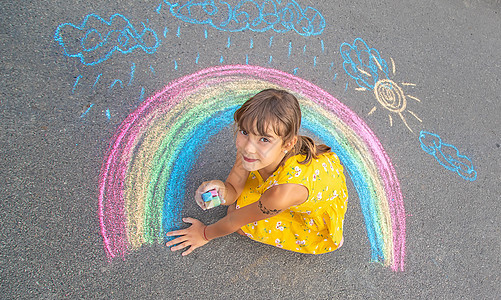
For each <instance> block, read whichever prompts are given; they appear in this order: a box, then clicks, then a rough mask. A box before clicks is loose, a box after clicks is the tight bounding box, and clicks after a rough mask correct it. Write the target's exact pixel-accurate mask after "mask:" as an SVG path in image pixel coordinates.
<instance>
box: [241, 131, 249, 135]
mask: <svg viewBox="0 0 501 300" xmlns="http://www.w3.org/2000/svg"><path fill="white" fill-rule="evenodd" d="M240 133H241V134H242V135H247V134H248V133H247V131H245V130H240Z"/></svg>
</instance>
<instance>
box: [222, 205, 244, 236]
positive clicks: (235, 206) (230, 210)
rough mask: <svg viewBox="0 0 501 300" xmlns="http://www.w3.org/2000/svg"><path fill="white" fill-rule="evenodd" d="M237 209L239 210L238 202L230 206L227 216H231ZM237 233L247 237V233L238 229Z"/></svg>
mask: <svg viewBox="0 0 501 300" xmlns="http://www.w3.org/2000/svg"><path fill="white" fill-rule="evenodd" d="M235 209H237V201H235V203H233V204H231V205H230V206H228V210H227V211H226V214H227V215H228V214H230V213H231V212H232V211H234V210H235ZM235 232H236V233H238V234H240V235H243V236H246V235H245V233H244V232H243V231H242V229H238V230H237V231H235Z"/></svg>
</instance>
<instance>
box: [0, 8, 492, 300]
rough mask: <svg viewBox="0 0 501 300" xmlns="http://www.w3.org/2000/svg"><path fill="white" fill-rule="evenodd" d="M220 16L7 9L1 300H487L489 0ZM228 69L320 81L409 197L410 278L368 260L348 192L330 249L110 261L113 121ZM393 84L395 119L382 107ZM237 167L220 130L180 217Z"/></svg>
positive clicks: (212, 214)
mask: <svg viewBox="0 0 501 300" xmlns="http://www.w3.org/2000/svg"><path fill="white" fill-rule="evenodd" d="M204 2H205V3H206V5H205V6H202V5H195V4H196V3H199V4H200V3H204ZM227 2H228V3H227V4H225V3H222V2H220V1H198V2H197V1H191V2H188V1H182V2H180V3H178V2H172V7H170V6H169V2H162V1H161V0H156V1H145V0H136V1H123V0H119V1H115V2H108V1H85V0H82V1H60V0H56V1H15V2H12V3H7V2H6V1H3V3H2V5H1V6H0V50H1V51H0V59H1V63H0V68H1V72H0V82H1V85H0V88H1V98H0V163H1V168H0V174H1V176H0V178H2V181H1V183H0V197H1V202H0V220H1V224H2V225H1V229H0V232H1V235H0V258H1V259H0V264H1V270H2V271H1V272H0V273H1V274H0V280H1V287H0V289H1V290H0V295H1V296H0V298H2V299H77V298H84V299H201V298H208V299H237V298H239V299H345V298H347V299H367V298H369V299H460V298H466V299H499V297H500V296H499V295H500V294H501V288H500V286H501V285H500V284H499V283H500V282H501V271H500V270H501V258H500V257H501V230H500V228H501V227H500V224H501V217H500V215H501V209H500V207H501V205H500V200H501V197H500V194H501V188H500V186H501V146H500V144H501V134H500V128H501V121H500V120H501V118H500V114H501V99H500V97H501V82H500V78H501V50H500V49H501V3H500V2H499V1H493V0H490V1H487V0H485V1H484V0H464V1H452V0H436V1H431V0H426V1H410V0H403V1H389V0H383V1H369V0H367V1H364V0H355V1H347V0H342V1H334V2H330V1H311V0H308V1H307V0H297V1H290V2H287V1H258V0H254V1H253V2H250V1H249V2H247V3H243V2H244V1H242V3H240V4H242V5H240V6H239V2H240V1H237V0H230V1H227ZM265 2H266V3H267V4H266V5H264V4H263V3H265ZM210 3H212V5H210ZM175 4H178V5H177V6H176V5H175ZM184 4H187V5H186V6H183V5H184ZM190 5H191V6H190ZM273 5H275V7H277V9H278V11H283V12H285V13H283V14H274V13H273V8H274V6H273ZM256 7H260V9H257V8H256ZM283 9H286V10H283ZM231 12H233V14H232V13H231ZM190 13H191V14H190ZM245 14H248V15H249V16H253V18H254V17H255V18H257V19H256V22H254V23H253V22H245ZM231 16H232V17H233V19H231V22H227V20H229V19H228V18H229V17H231ZM292 16H294V17H292ZM277 18H281V21H280V22H278V23H277ZM291 18H292V19H291ZM301 18H302V20H301ZM235 20H238V21H239V22H235ZM290 20H296V21H297V20H301V22H299V24H296V25H294V26H292V25H290V24H291V23H290V22H289V23H288V21H290ZM258 21H260V22H261V23H259V22H258ZM265 22H268V23H266V24H268V25H269V24H274V23H276V24H275V25H274V26H271V25H270V26H267V25H266V26H265V25H263V24H265ZM281 22H282V23H281ZM283 24H285V25H283ZM225 65H246V66H259V67H265V68H270V69H275V70H278V71H282V72H286V73H289V74H291V75H295V76H297V77H299V78H301V79H304V80H306V81H308V82H310V83H313V84H314V85H316V86H318V87H319V88H321V89H323V90H325V91H326V92H327V93H329V94H330V95H332V96H333V97H335V98H336V99H338V100H339V101H340V102H341V103H343V104H344V105H346V106H347V107H348V108H349V109H350V110H351V111H353V112H354V113H356V114H357V115H358V116H359V117H360V118H361V119H362V120H363V121H364V122H365V123H366V124H367V126H368V127H369V128H370V129H371V130H372V131H373V132H374V134H375V135H376V136H377V138H378V139H379V141H380V142H381V145H382V147H383V148H384V151H385V152H386V154H387V156H388V157H389V159H390V160H391V162H392V164H393V166H394V168H395V172H396V175H397V177H398V180H399V182H400V189H401V192H402V195H403V201H404V206H405V220H406V235H405V241H406V244H405V246H406V247H405V260H404V271H397V272H395V271H393V270H392V269H391V268H390V267H387V266H383V265H382V264H380V263H376V262H371V245H370V243H369V239H368V234H367V231H366V224H365V221H364V216H363V214H362V209H361V201H360V197H359V194H358V193H357V191H356V189H355V185H354V180H353V178H352V179H349V182H348V188H349V194H350V196H349V197H350V198H349V208H348V213H347V215H346V221H345V243H344V246H343V247H342V248H341V249H340V250H339V251H336V252H333V253H330V254H326V255H320V256H310V255H300V254H297V253H291V252H287V251H284V250H280V249H278V248H275V247H270V246H266V245H262V244H258V243H256V242H252V241H251V240H249V239H247V238H244V237H241V236H238V235H236V234H232V235H229V236H227V237H223V238H219V239H217V240H214V241H212V242H211V243H209V244H208V245H207V246H205V247H203V248H200V249H197V250H196V251H195V252H194V253H193V254H192V255H189V256H188V257H181V256H180V253H172V252H171V251H170V250H169V249H168V248H166V247H165V246H163V245H161V244H153V245H143V246H142V247H141V248H139V249H137V250H134V251H130V253H129V254H128V255H126V256H125V259H121V258H115V259H113V260H112V261H109V259H108V258H107V256H106V251H105V246H104V243H103V237H102V235H101V229H100V221H99V220H100V219H99V216H98V211H99V196H100V189H99V178H100V174H102V169H101V168H102V166H103V164H104V163H105V161H104V159H105V157H106V154H107V153H108V152H107V149H108V145H109V144H110V142H112V141H113V140H114V135H115V134H116V133H117V132H119V130H120V124H122V122H124V120H126V118H127V116H129V115H130V114H132V113H133V112H134V111H135V110H136V108H138V106H139V105H140V104H141V103H144V101H146V99H148V97H150V96H152V95H155V94H156V93H157V92H158V91H161V90H162V89H163V88H164V87H166V86H168V85H169V84H170V83H172V82H174V81H175V80H178V79H179V78H182V77H183V76H187V75H190V74H193V73H196V72H198V71H200V70H204V69H207V68H212V67H217V66H225ZM385 78H391V80H392V82H393V84H394V86H395V87H397V88H399V89H400V92H401V94H402V95H405V96H406V100H405V101H406V102H405V105H403V104H402V102H401V101H403V100H402V99H401V98H400V102H398V101H399V100H398V99H399V98H398V97H396V96H395V98H393V100H394V101H393V102H392V98H384V96H381V94H379V96H378V94H377V93H376V92H375V91H376V90H377V89H378V79H379V80H382V79H385ZM216 86H217V84H216ZM397 88H395V89H394V91H396V90H397ZM188 104H189V103H188V102H187V103H186V106H187V107H188ZM183 113H184V112H183V111H182V110H180V111H179V115H182V114H183ZM420 137H421V139H420ZM200 141H201V142H202V141H204V139H203V138H200ZM142 142H145V141H139V143H142ZM233 153H234V147H233V133H232V131H231V129H229V128H226V129H225V130H223V131H221V132H219V133H217V134H216V135H214V136H213V137H212V138H211V139H210V141H209V143H208V144H207V146H206V147H205V148H204V150H203V151H202V153H199V155H198V157H196V158H194V160H196V161H195V163H194V167H193V168H192V169H191V170H190V171H189V173H188V175H187V178H188V179H187V180H186V182H184V187H183V188H184V189H185V190H186V195H188V196H186V197H185V199H184V200H183V199H181V203H183V202H184V205H183V206H182V211H181V215H183V216H192V217H195V218H199V219H200V220H202V221H203V222H206V223H212V222H215V221H216V220H217V219H219V218H220V217H222V216H223V215H224V213H225V211H224V209H223V208H216V209H214V210H212V211H209V212H202V211H201V210H200V209H198V208H197V207H196V204H195V203H194V201H193V200H192V199H191V198H190V197H189V195H191V194H192V193H193V191H194V190H195V189H196V187H197V186H198V184H199V183H200V182H201V181H203V180H207V179H213V178H219V179H224V178H225V176H226V175H227V173H228V171H229V169H230V168H231V164H232V160H233V158H232V155H233ZM347 177H349V176H347Z"/></svg>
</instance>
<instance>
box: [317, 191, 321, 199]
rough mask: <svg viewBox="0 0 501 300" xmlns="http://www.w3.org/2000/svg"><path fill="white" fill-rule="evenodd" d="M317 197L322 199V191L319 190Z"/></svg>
mask: <svg viewBox="0 0 501 300" xmlns="http://www.w3.org/2000/svg"><path fill="white" fill-rule="evenodd" d="M317 199H318V200H322V192H318V195H317Z"/></svg>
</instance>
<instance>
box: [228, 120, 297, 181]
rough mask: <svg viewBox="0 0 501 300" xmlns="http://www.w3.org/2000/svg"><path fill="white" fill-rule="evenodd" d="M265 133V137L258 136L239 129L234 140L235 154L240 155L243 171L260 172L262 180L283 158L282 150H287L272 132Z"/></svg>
mask: <svg viewBox="0 0 501 300" xmlns="http://www.w3.org/2000/svg"><path fill="white" fill-rule="evenodd" d="M267 132H268V133H267V134H266V136H258V135H254V134H252V133H250V132H247V131H246V130H245V129H241V128H240V129H239V131H238V133H237V138H236V147H237V152H238V155H241V158H242V165H243V167H244V169H245V170H247V171H260V173H261V175H262V177H263V179H266V178H267V177H268V176H269V175H271V174H272V173H273V172H274V171H275V170H276V169H277V167H278V165H279V164H280V162H281V161H282V159H283V158H284V156H285V153H284V150H289V149H287V148H285V147H284V145H283V140H282V138H281V137H279V136H277V135H275V133H274V132H273V130H268V131H267ZM263 175H265V176H263ZM264 177H266V178H264Z"/></svg>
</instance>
